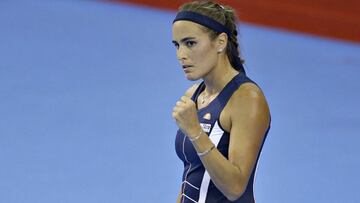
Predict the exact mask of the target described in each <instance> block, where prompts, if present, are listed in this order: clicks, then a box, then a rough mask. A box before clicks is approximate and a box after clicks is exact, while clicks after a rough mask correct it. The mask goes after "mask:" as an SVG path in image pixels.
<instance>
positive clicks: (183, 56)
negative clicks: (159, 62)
mask: <svg viewBox="0 0 360 203" xmlns="http://www.w3.org/2000/svg"><path fill="white" fill-rule="evenodd" d="M176 56H177V58H178V60H179V61H180V62H182V61H184V60H186V59H187V54H186V50H185V48H184V47H183V46H179V48H178V49H177V50H176Z"/></svg>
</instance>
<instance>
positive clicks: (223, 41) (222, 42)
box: [216, 32, 228, 53]
mask: <svg viewBox="0 0 360 203" xmlns="http://www.w3.org/2000/svg"><path fill="white" fill-rule="evenodd" d="M227 43H228V36H227V34H225V33H224V32H223V33H221V34H219V35H218V37H217V47H216V48H217V50H218V53H221V52H223V51H224V50H225V49H226V46H227Z"/></svg>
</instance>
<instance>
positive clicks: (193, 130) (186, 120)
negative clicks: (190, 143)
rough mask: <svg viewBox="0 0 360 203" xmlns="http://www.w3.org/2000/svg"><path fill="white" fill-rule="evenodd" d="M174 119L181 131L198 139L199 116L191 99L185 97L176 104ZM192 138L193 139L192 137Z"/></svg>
mask: <svg viewBox="0 0 360 203" xmlns="http://www.w3.org/2000/svg"><path fill="white" fill-rule="evenodd" d="M172 117H173V118H174V119H175V121H176V124H177V125H178V127H179V128H180V130H181V131H182V132H183V133H184V134H186V135H187V136H188V137H190V138H193V137H196V136H197V135H198V134H199V132H200V130H201V127H200V123H199V119H198V115H197V110H196V105H195V103H194V101H193V100H191V98H189V97H186V96H183V97H181V99H180V100H179V101H178V102H176V106H175V107H174V109H173V112H172ZM191 136H192V137H191Z"/></svg>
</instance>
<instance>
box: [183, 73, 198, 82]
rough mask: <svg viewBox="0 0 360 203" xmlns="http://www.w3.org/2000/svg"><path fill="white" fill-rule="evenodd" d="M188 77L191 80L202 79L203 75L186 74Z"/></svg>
mask: <svg viewBox="0 0 360 203" xmlns="http://www.w3.org/2000/svg"><path fill="white" fill-rule="evenodd" d="M185 77H186V79H188V80H190V81H196V80H199V79H201V77H199V76H195V75H191V74H185Z"/></svg>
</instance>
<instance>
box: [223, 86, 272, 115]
mask: <svg viewBox="0 0 360 203" xmlns="http://www.w3.org/2000/svg"><path fill="white" fill-rule="evenodd" d="M229 102H230V106H229V107H230V109H231V111H230V112H232V113H231V114H232V116H231V117H238V116H240V115H247V116H255V117H258V116H260V117H262V119H264V120H265V122H267V121H268V119H269V116H270V110H269V106H268V103H267V101H266V98H265V95H264V93H263V92H262V90H261V89H260V88H259V87H258V86H257V85H255V84H254V83H245V84H242V85H241V86H240V87H239V88H238V89H237V90H236V91H235V92H234V94H233V95H232V97H231V99H230V101H229ZM240 112H241V113H240ZM245 112H246V113H245ZM239 113H240V114H239ZM244 113H245V114H244Z"/></svg>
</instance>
